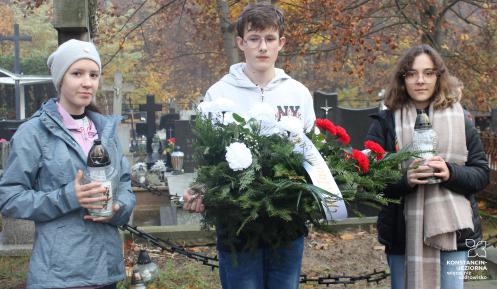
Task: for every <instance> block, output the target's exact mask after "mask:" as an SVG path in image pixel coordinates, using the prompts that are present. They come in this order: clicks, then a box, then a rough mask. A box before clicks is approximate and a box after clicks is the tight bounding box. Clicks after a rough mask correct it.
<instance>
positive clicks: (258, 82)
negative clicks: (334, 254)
mask: <svg viewBox="0 0 497 289" xmlns="http://www.w3.org/2000/svg"><path fill="white" fill-rule="evenodd" d="M236 28H237V32H238V36H237V37H236V44H237V46H238V48H240V50H242V51H243V53H244V55H245V61H246V62H245V63H238V64H234V65H232V66H231V67H230V71H229V74H227V75H225V76H224V77H223V78H221V80H219V81H218V82H216V83H215V84H214V85H212V86H211V87H210V88H209V89H208V90H207V93H206V95H205V101H213V100H214V99H216V98H219V97H225V98H229V99H231V100H233V101H234V102H235V104H236V106H237V107H236V109H235V110H234V112H236V113H239V114H241V115H246V113H247V112H248V111H249V110H250V109H251V108H252V107H253V106H254V105H255V104H257V103H261V102H264V103H267V104H270V105H271V106H273V107H274V109H275V118H276V119H279V118H280V117H281V116H286V115H289V116H295V117H297V118H299V119H300V120H301V121H302V123H303V125H304V127H305V128H306V130H309V129H311V128H312V126H313V124H314V120H315V119H316V117H315V114H314V108H313V102H312V96H311V94H310V92H309V90H308V89H307V88H306V87H305V86H304V85H303V84H301V83H300V82H298V81H296V80H294V79H292V78H291V77H290V76H288V75H287V74H286V73H285V72H284V71H283V70H282V69H278V68H275V62H276V59H277V57H278V53H279V51H280V50H281V49H282V48H283V46H284V45H285V42H286V39H285V37H283V32H284V17H283V13H282V11H281V10H280V9H278V8H276V7H274V6H272V5H270V4H263V3H258V4H249V5H248V6H247V7H246V8H245V10H244V11H243V12H242V14H241V15H240V17H239V18H238V20H237V27H236ZM183 198H184V201H185V208H187V209H189V210H191V211H196V212H202V211H203V210H204V206H203V204H202V199H201V198H195V197H194V196H193V195H192V193H191V191H190V190H187V191H186V192H185V193H184V195H183ZM292 227H293V228H295V226H292ZM297 227H299V228H300V229H299V230H298V232H294V233H295V235H297V236H299V237H297V238H296V239H295V240H292V241H291V242H290V244H289V246H286V247H282V248H279V249H272V248H271V246H270V244H266V245H265V244H261V246H260V248H259V249H258V250H257V251H256V252H255V253H254V252H245V251H241V250H240V251H238V252H236V253H235V254H236V258H233V255H232V254H233V252H232V251H231V249H230V248H227V247H226V246H224V245H223V230H222V228H217V237H218V238H217V249H218V257H219V275H220V279H221V285H222V287H223V289H297V288H298V287H299V276H300V267H301V264H302V254H303V243H304V239H303V236H304V235H305V234H306V233H307V228H306V227H305V224H304V223H303V222H301V224H298V226H297ZM238 241H239V242H238V243H239V244H240V246H239V247H240V248H242V247H243V245H244V240H243V236H240V240H238ZM234 260H236V261H234Z"/></svg>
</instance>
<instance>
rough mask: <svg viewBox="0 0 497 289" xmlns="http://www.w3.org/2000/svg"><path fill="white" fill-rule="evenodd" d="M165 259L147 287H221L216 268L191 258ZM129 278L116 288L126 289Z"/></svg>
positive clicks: (196, 288) (161, 288)
mask: <svg viewBox="0 0 497 289" xmlns="http://www.w3.org/2000/svg"><path fill="white" fill-rule="evenodd" d="M179 258H180V259H184V260H181V261H179V262H178V261H177V260H167V261H166V262H165V264H159V266H160V268H161V273H160V275H159V277H158V278H157V279H156V280H154V282H152V283H150V284H147V288H148V289H215V288H221V285H220V284H219V277H218V276H219V275H218V271H217V270H213V271H212V270H211V269H209V267H206V266H203V265H201V264H200V263H196V262H194V261H191V260H186V259H185V258H183V257H179ZM129 286H130V280H129V279H127V280H125V281H122V282H119V284H118V286H117V288H118V289H126V288H129Z"/></svg>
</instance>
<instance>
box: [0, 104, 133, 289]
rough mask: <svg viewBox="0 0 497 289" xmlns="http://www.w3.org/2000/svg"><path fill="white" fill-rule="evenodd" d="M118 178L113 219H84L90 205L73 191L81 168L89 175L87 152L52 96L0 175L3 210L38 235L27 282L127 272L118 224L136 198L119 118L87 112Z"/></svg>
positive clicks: (98, 279)
mask: <svg viewBox="0 0 497 289" xmlns="http://www.w3.org/2000/svg"><path fill="white" fill-rule="evenodd" d="M88 117H89V118H90V119H91V120H92V121H93V122H94V124H95V127H96V128H97V131H98V135H99V137H100V138H101V139H102V144H103V145H104V146H105V148H106V149H107V150H108V152H109V155H110V158H111V162H112V165H113V166H114V167H115V168H116V169H117V170H118V172H119V175H118V177H119V178H120V180H119V187H118V190H117V196H116V199H115V200H116V201H117V203H118V204H119V205H120V210H119V211H118V212H117V213H116V214H115V215H114V217H113V218H112V220H111V221H110V222H108V223H96V222H91V221H85V220H83V216H84V215H86V214H87V212H86V210H85V209H84V208H82V207H81V206H80V205H79V202H78V200H77V198H76V194H75V191H74V178H75V176H76V173H77V171H78V170H82V171H83V172H84V173H85V175H88V169H87V167H86V157H85V155H84V153H83V151H82V149H81V147H80V146H79V144H78V143H77V142H76V141H75V140H74V139H73V138H72V136H71V134H70V133H69V131H68V130H67V129H66V128H65V127H64V125H63V123H62V119H61V116H60V114H59V113H58V111H57V104H56V102H55V99H51V100H49V101H48V102H46V103H45V104H44V105H43V106H42V108H40V110H39V111H38V112H36V113H35V114H34V115H33V116H32V117H31V119H29V120H28V121H27V122H25V123H24V124H22V125H21V126H20V127H19V129H18V131H17V132H16V133H15V134H14V136H13V137H12V139H11V151H10V155H9V158H8V164H7V166H6V167H5V170H4V174H3V176H2V179H1V180H0V212H1V213H2V214H3V215H5V216H8V217H12V218H19V219H27V220H33V221H34V223H35V228H36V231H35V240H34V245H33V252H32V255H31V260H30V264H29V273H28V280H27V287H28V288H67V287H81V286H90V285H106V284H110V283H114V282H116V281H118V280H121V279H124V278H125V272H124V260H123V255H122V241H121V239H120V236H119V232H118V228H117V226H118V225H122V224H125V223H127V222H128V219H129V217H130V215H131V211H132V210H133V207H134V205H135V196H134V194H133V192H132V191H131V181H130V168H129V164H128V162H127V160H126V158H125V157H124V156H123V153H122V150H121V148H120V145H119V141H118V139H117V136H116V128H117V125H118V123H119V120H120V119H119V117H113V116H103V115H101V114H99V113H95V112H91V111H88Z"/></svg>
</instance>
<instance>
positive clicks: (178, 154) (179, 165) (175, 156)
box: [171, 146, 185, 173]
mask: <svg viewBox="0 0 497 289" xmlns="http://www.w3.org/2000/svg"><path fill="white" fill-rule="evenodd" d="M184 158H185V154H184V153H183V152H182V151H180V147H179V146H176V147H175V148H174V151H173V153H172V154H171V165H172V167H173V170H174V171H175V172H177V173H181V172H183V161H184Z"/></svg>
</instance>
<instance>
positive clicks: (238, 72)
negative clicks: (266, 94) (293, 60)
mask: <svg viewBox="0 0 497 289" xmlns="http://www.w3.org/2000/svg"><path fill="white" fill-rule="evenodd" d="M245 65H246V64H245V63H243V62H241V63H237V64H233V65H231V66H230V72H229V73H228V74H226V75H225V76H223V78H221V81H223V82H226V83H228V84H230V85H233V86H236V87H243V88H254V87H257V85H255V84H254V83H253V82H252V81H251V80H250V79H249V78H248V77H247V75H246V74H245V72H243V69H244V68H245ZM288 79H291V77H290V76H289V75H288V74H286V73H285V71H283V69H279V68H275V76H274V78H273V79H272V80H271V81H270V82H269V83H268V84H267V86H266V87H264V89H265V90H271V89H273V88H274V87H276V86H277V85H278V83H280V82H282V81H285V80H288Z"/></svg>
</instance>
